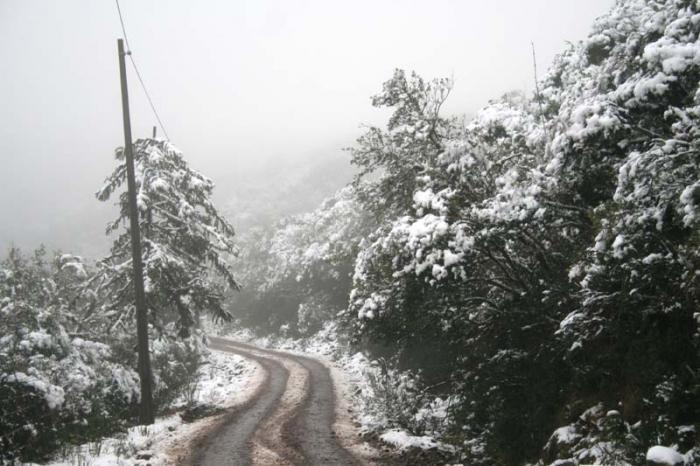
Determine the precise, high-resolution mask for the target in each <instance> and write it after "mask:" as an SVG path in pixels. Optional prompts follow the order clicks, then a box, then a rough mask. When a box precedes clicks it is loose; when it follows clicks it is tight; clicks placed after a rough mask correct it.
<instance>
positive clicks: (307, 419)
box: [192, 337, 360, 466]
mask: <svg viewBox="0 0 700 466" xmlns="http://www.w3.org/2000/svg"><path fill="white" fill-rule="evenodd" d="M211 348H212V349H215V350H218V351H225V352H232V353H236V354H239V355H241V356H243V357H245V358H249V359H251V360H253V361H255V362H257V363H258V364H259V365H260V366H261V367H262V368H263V370H264V372H265V376H264V380H263V381H262V383H260V384H259V385H258V387H257V389H256V393H255V394H254V395H253V396H252V397H250V399H249V400H248V401H247V402H246V403H245V404H243V405H241V406H239V407H238V408H237V409H236V410H234V411H233V412H232V413H231V414H230V416H229V417H228V419H227V420H226V422H224V423H222V424H221V426H220V427H219V428H217V429H216V430H214V431H213V432H211V433H210V434H209V435H208V436H207V437H206V439H204V441H203V442H202V443H201V444H200V445H199V447H198V448H197V450H196V451H195V452H193V456H192V463H193V464H196V465H201V466H209V465H217V466H224V465H246V464H253V465H257V464H260V465H263V464H265V465H268V464H285V465H286V464H289V465H292V464H304V465H353V464H359V463H360V461H358V460H357V459H356V458H355V457H354V456H353V455H352V454H350V453H349V452H348V449H347V448H346V447H348V448H351V447H352V446H351V445H343V443H344V442H343V440H342V439H344V438H347V436H344V435H342V433H340V435H338V433H337V432H336V431H337V430H338V429H337V426H336V393H335V390H334V386H333V380H332V378H331V375H330V371H329V369H328V368H327V367H326V366H324V365H323V364H322V363H320V362H319V361H317V360H315V359H311V358H307V357H304V356H298V355H293V354H289V353H283V352H277V351H270V350H265V349H261V348H257V347H254V346H250V345H246V344H243V343H238V342H234V341H232V340H226V339H223V338H216V337H212V338H211Z"/></svg>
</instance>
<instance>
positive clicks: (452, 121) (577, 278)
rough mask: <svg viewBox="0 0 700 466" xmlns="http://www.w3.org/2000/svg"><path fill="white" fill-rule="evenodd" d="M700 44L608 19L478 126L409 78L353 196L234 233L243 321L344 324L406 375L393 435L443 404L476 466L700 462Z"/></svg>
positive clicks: (384, 95) (636, 19)
mask: <svg viewBox="0 0 700 466" xmlns="http://www.w3.org/2000/svg"><path fill="white" fill-rule="evenodd" d="M699 32H700V5H698V4H697V2H694V1H682V0H675V1H641V0H630V1H623V2H618V4H617V5H616V6H615V8H614V9H613V10H612V11H611V12H610V13H609V14H608V15H607V16H605V17H602V18H600V19H599V20H598V21H597V22H596V23H595V24H594V26H593V30H592V32H591V34H590V36H589V37H588V38H587V39H586V40H585V41H584V42H582V43H580V44H578V45H572V46H570V47H569V48H567V49H566V50H564V51H563V52H562V53H561V54H560V55H559V56H558V57H557V58H556V60H555V63H554V64H553V65H552V67H551V68H550V69H549V70H548V71H547V73H546V74H545V75H544V76H543V77H542V79H541V80H539V82H538V86H537V90H536V92H535V93H533V95H531V96H525V95H522V94H520V93H515V92H514V93H510V94H507V95H505V96H503V97H502V98H500V99H497V100H494V101H493V102H492V103H491V104H489V105H488V106H486V107H485V108H483V109H482V110H481V111H479V112H478V114H477V115H476V116H475V117H474V118H473V119H472V120H470V121H465V119H463V118H458V117H448V116H444V115H443V114H442V113H441V107H442V106H443V104H444V102H445V101H446V99H448V96H449V93H450V89H451V86H452V83H451V82H450V81H449V80H446V79H436V80H432V81H427V80H424V79H423V78H421V77H419V76H417V75H416V74H410V73H406V72H404V71H402V70H397V71H396V72H395V74H394V75H393V77H391V79H389V80H388V81H387V82H385V83H384V86H383V88H382V90H381V92H380V93H379V94H377V95H375V96H374V97H373V98H372V104H373V105H375V106H377V107H387V108H389V109H391V111H392V114H391V117H390V118H389V121H388V122H387V124H386V127H385V128H377V127H371V128H369V129H367V131H366V132H365V133H364V134H362V135H361V136H360V137H359V139H358V140H357V144H356V145H355V146H354V147H352V148H350V149H349V153H350V156H351V157H352V162H353V164H354V165H355V166H356V167H357V169H358V174H357V176H356V177H355V180H354V182H353V183H352V184H351V185H350V186H347V187H345V188H343V189H341V190H340V191H338V193H337V194H335V195H334V196H332V197H331V198H329V199H327V200H326V201H325V202H324V203H323V204H322V205H321V206H319V207H318V208H317V209H316V210H315V211H313V212H311V213H308V214H303V215H298V216H294V217H291V218H288V219H286V220H284V221H282V222H281V223H280V224H279V225H278V226H277V228H274V229H257V230H256V229H253V230H251V231H248V232H246V234H245V235H244V236H243V237H242V239H241V257H240V259H241V262H242V264H243V267H242V270H241V274H240V277H241V280H242V281H243V282H244V283H246V284H247V286H246V287H245V288H244V290H243V291H242V292H241V293H240V294H238V295H236V296H235V297H234V298H233V305H232V312H234V314H235V315H236V317H238V318H239V319H240V321H241V322H242V323H243V324H244V325H247V326H253V327H256V328H258V329H259V330H260V331H262V332H273V333H279V332H282V333H284V334H286V335H292V336H308V335H310V334H312V333H314V332H316V331H318V330H319V329H321V328H322V327H323V326H324V325H327V324H328V322H333V323H334V324H335V325H337V329H336V332H337V335H338V338H340V339H343V340H345V341H347V343H348V344H349V345H350V346H351V347H352V348H355V349H361V350H363V351H366V352H368V353H369V354H370V355H371V357H372V358H383V359H384V360H386V361H388V363H389V364H390V367H391V368H392V369H394V370H396V371H398V372H392V374H393V377H395V380H396V387H397V388H396V390H397V391H400V390H402V388H400V387H399V386H400V385H401V384H399V383H398V381H399V380H405V379H403V378H401V376H400V375H399V374H403V375H404V376H406V377H408V378H409V379H411V381H412V383H411V387H413V388H412V389H411V390H407V391H408V392H411V391H412V392H413V396H411V394H410V393H406V394H404V396H400V395H397V397H396V399H397V400H402V401H403V402H404V406H402V409H404V410H405V415H401V414H400V413H397V414H396V415H395V416H394V419H393V420H392V422H393V423H395V424H398V425H402V427H409V428H411V429H412V430H413V431H414V433H416V434H420V433H424V432H422V431H424V430H425V426H422V425H421V424H420V423H417V422H414V421H415V416H413V415H415V414H416V413H417V412H418V411H419V410H420V408H421V407H422V406H424V405H426V404H429V403H430V402H431V401H432V400H434V399H435V398H437V397H441V398H442V399H445V398H448V399H449V400H450V403H449V422H448V423H447V424H446V425H442V426H441V427H440V431H439V432H434V431H433V432H430V433H432V434H438V435H440V436H441V437H442V438H444V439H446V440H447V441H448V442H450V443H452V444H454V445H456V446H457V447H458V448H459V449H460V450H461V451H462V452H463V454H464V456H463V461H465V462H466V464H523V463H525V462H536V461H538V459H539V461H541V462H542V464H550V463H553V462H555V461H557V460H562V461H561V462H559V463H557V464H578V462H581V463H592V462H594V461H596V460H597V461H599V462H601V463H602V464H642V463H643V462H644V460H645V458H644V455H645V453H646V451H647V449H648V448H649V447H650V446H652V445H655V444H663V445H677V447H678V449H679V450H681V451H682V452H686V451H687V450H689V449H691V448H694V449H695V450H694V451H695V453H691V455H690V456H689V458H695V459H694V460H693V459H690V460H689V461H691V462H692V461H700V459H699V458H700V450H698V449H697V445H698V434H697V430H696V429H697V427H698V421H699V420H700V373H699V372H698V370H699V369H700V364H699V362H700V359H699V357H700V353H699V350H700V346H699V343H700V341H699V338H700V334H699V333H698V332H699V327H698V326H699V324H700V314H699V313H698V310H699V309H700V306H699V304H700V302H699V299H700V295H699V290H700V288H699V285H700V272H699V271H698V265H699V259H700V233H699V229H698V225H699V223H700V218H699V214H698V206H699V205H700V179H699V175H700V146H698V136H699V135H700V134H699V132H700V88H699V87H698V82H699V80H700V45H699V43H698V33H699ZM425 389H427V391H426V390H425ZM397 411H400V410H398V409H397ZM412 420H413V421H412ZM553 433H554V434H553ZM564 460H567V461H568V462H567V461H564Z"/></svg>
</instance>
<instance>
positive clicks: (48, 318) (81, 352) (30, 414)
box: [0, 249, 139, 461]
mask: <svg viewBox="0 0 700 466" xmlns="http://www.w3.org/2000/svg"><path fill="white" fill-rule="evenodd" d="M86 276H87V275H86V272H85V268H84V266H83V264H82V263H81V261H80V258H78V257H75V256H70V255H67V254H66V255H58V256H56V258H55V260H53V261H49V260H47V258H46V253H45V251H44V250H43V249H39V250H37V251H36V252H35V253H34V255H33V257H31V258H27V257H24V256H23V255H22V254H21V253H20V252H19V251H18V250H17V249H11V250H10V252H9V255H8V257H7V258H5V259H4V260H3V261H2V263H0V315H1V316H2V318H1V319H0V334H2V338H0V432H1V434H0V447H1V448H0V451H1V452H2V453H0V461H4V460H12V459H13V458H22V459H23V460H30V459H42V458H44V457H45V456H46V455H47V454H48V453H50V452H51V451H52V450H53V449H54V448H56V447H57V446H58V445H59V444H60V443H62V442H71V441H75V440H78V439H91V438H93V439H94V438H97V437H99V436H101V435H104V434H106V433H109V432H112V431H114V430H115V429H118V428H119V427H120V426H122V425H123V419H125V418H128V416H129V415H130V414H133V411H134V408H135V403H136V402H137V401H138V396H139V391H138V382H137V376H136V374H135V372H134V371H133V370H131V369H130V368H129V367H128V366H125V365H124V364H123V363H122V362H120V361H119V360H118V359H117V358H116V357H115V355H114V353H113V352H112V351H111V349H110V347H109V346H107V345H105V344H103V343H98V342H97V341H94V340H93V339H91V338H89V337H88V336H85V335H84V334H81V333H79V332H78V333H76V330H78V329H79V326H78V325H77V324H76V320H78V319H76V314H75V313H74V311H75V307H74V302H75V299H76V287H79V286H81V284H82V282H83V281H84V280H85V279H86Z"/></svg>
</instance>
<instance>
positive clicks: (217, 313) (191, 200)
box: [91, 139, 239, 337]
mask: <svg viewBox="0 0 700 466" xmlns="http://www.w3.org/2000/svg"><path fill="white" fill-rule="evenodd" d="M116 159H117V161H118V165H117V167H116V168H115V170H114V172H113V173H112V174H111V175H110V176H109V177H108V178H107V180H106V183H105V185H104V187H103V188H102V189H100V190H99V191H98V192H97V198H98V199H99V200H101V201H106V200H108V199H109V198H110V197H111V196H113V195H114V194H115V193H116V191H117V189H119V188H120V187H121V186H122V185H123V184H125V182H126V165H125V157H124V151H123V148H119V149H117V151H116ZM134 163H135V171H136V188H137V204H138V208H139V214H140V215H139V217H140V218H139V225H140V228H141V234H142V242H143V253H142V254H143V264H144V281H145V289H146V302H147V306H148V309H149V319H150V322H151V324H152V325H153V326H154V327H155V328H156V329H157V330H159V331H160V332H164V331H165V328H166V327H167V326H168V325H169V324H171V323H173V322H174V323H175V326H176V329H177V332H178V334H179V335H180V336H181V337H187V336H188V335H189V334H190V330H191V328H192V326H193V325H195V323H196V322H197V320H198V317H199V315H200V314H201V313H202V312H209V313H211V314H213V317H214V318H215V319H223V320H229V319H230V314H229V313H228V311H226V310H225V309H224V306H223V300H224V295H225V292H226V290H227V289H236V290H237V289H238V288H239V285H238V283H237V281H236V279H235V278H234V276H233V273H232V272H231V266H230V264H229V258H230V257H232V256H235V254H236V252H237V249H236V246H235V244H234V242H233V237H234V230H233V227H232V226H231V225H230V224H229V223H228V221H227V220H226V219H224V218H223V217H222V216H221V214H219V212H218V211H217V210H216V208H215V207H214V205H213V204H212V202H211V195H212V190H213V188H214V183H213V182H212V181H211V180H210V179H209V178H207V177H205V176H203V175H202V174H200V173H198V172H197V171H195V170H192V169H191V168H190V167H189V166H188V164H187V163H186V162H185V160H184V158H183V157H182V154H181V153H180V151H178V150H177V149H176V148H175V147H174V146H173V145H172V144H170V143H169V142H166V141H162V140H156V139H140V140H137V141H136V142H135V143H134ZM118 206H119V216H118V217H117V219H116V220H115V221H114V222H112V223H111V224H110V225H108V227H107V233H108V234H109V233H111V232H115V231H117V230H118V229H119V227H120V225H121V224H125V225H126V224H128V218H129V217H128V215H129V214H128V212H129V210H128V199H127V195H126V192H123V193H122V194H121V195H120V196H119V197H118ZM130 251H131V250H130V236H129V231H128V229H127V228H125V229H124V230H123V231H121V233H120V234H119V235H118V236H117V238H116V239H115V241H114V244H113V246H112V250H111V255H110V256H109V257H108V258H106V259H104V260H102V261H101V262H99V263H98V273H97V274H96V277H95V278H94V279H93V282H96V288H97V290H98V292H100V291H106V293H105V296H106V298H107V303H106V304H105V305H103V306H102V308H101V312H100V314H101V315H102V316H107V317H109V319H108V320H109V323H110V325H111V326H113V327H114V326H118V325H125V324H126V322H128V321H129V319H130V318H131V317H132V315H133V312H134V306H133V304H132V303H133V299H132V298H133V297H132V293H133V291H132V290H133V287H132V285H131V280H132V265H131V256H130ZM91 285H92V284H91Z"/></svg>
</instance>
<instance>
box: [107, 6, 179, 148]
mask: <svg viewBox="0 0 700 466" xmlns="http://www.w3.org/2000/svg"><path fill="white" fill-rule="evenodd" d="M114 1H115V2H116V4H117V12H118V13H119V23H120V24H121V26H122V33H123V34H124V42H125V43H126V54H127V55H128V56H129V59H130V60H131V64H132V65H133V66H134V71H135V72H136V77H137V78H138V80H139V82H140V83H141V89H143V93H144V94H146V99H147V100H148V104H149V105H150V106H151V110H152V111H153V115H154V116H155V117H156V121H158V126H160V129H161V131H163V134H164V135H165V139H167V140H168V141H170V137H169V136H168V132H167V131H166V130H165V126H164V125H163V122H162V121H161V119H160V116H159V115H158V111H157V110H156V106H155V104H154V103H153V99H151V95H150V94H149V93H148V89H147V88H146V84H145V83H144V82H143V78H142V77H141V73H140V72H139V67H138V66H136V61H135V60H134V55H133V54H132V53H131V45H129V38H128V37H127V36H126V27H124V17H123V16H122V9H121V8H120V7H119V0H114Z"/></svg>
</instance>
